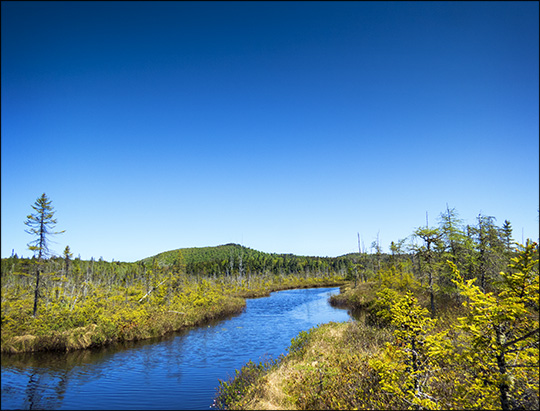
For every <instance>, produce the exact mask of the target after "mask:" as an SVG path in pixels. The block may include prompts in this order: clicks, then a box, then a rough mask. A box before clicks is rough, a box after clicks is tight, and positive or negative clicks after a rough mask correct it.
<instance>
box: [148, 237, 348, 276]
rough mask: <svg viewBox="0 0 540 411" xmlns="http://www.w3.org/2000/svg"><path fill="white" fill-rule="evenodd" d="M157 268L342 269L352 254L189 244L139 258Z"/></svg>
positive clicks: (229, 270)
mask: <svg viewBox="0 0 540 411" xmlns="http://www.w3.org/2000/svg"><path fill="white" fill-rule="evenodd" d="M140 262H141V263H144V264H145V265H146V264H157V265H159V266H160V267H175V266H178V267H180V266H183V267H184V266H185V269H186V272H187V273H188V274H217V275H221V274H231V273H247V272H252V273H254V272H257V273H261V272H272V273H274V274H279V273H297V274H298V273H305V272H342V273H345V272H346V269H347V266H349V265H350V264H351V263H352V259H351V257H345V256H344V257H335V258H331V257H306V256H297V255H294V254H274V253H272V254H270V253H265V252H262V251H257V250H253V249H251V248H249V247H244V246H242V245H239V244H232V243H231V244H224V245H219V246H215V247H192V248H180V249H177V250H171V251H165V252H162V253H159V254H156V255H154V256H151V257H147V258H144V259H142V260H140Z"/></svg>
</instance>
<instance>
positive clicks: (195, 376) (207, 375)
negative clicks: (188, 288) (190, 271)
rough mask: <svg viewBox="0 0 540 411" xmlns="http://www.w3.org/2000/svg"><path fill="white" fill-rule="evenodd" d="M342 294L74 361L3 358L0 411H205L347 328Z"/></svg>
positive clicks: (79, 355)
mask: <svg viewBox="0 0 540 411" xmlns="http://www.w3.org/2000/svg"><path fill="white" fill-rule="evenodd" d="M337 293H339V288H309V289H295V290H285V291H278V292H274V293H272V294H271V295H270V297H263V298H255V299H248V300H247V301H246V303H247V304H246V308H245V310H244V312H242V313H241V314H238V315H235V316H232V317H230V318H228V319H225V320H220V321H216V322H213V323H211V324H208V325H205V326H202V327H198V328H193V329H190V330H186V331H183V332H177V333H174V334H171V335H168V336H166V337H162V338H159V339H154V340H145V341H140V342H131V343H124V344H117V345H114V346H109V347H105V348H100V349H95V350H80V351H76V352H72V353H32V354H24V355H14V356H6V355H3V356H2V375H1V376H2V409H59V410H61V409H78V410H82V409H109V410H110V409H115V410H120V409H127V410H148V409H153V410H157V409H159V410H167V409H174V410H180V409H184V410H208V409H209V408H210V407H211V405H212V402H213V399H214V397H215V394H216V392H217V391H216V389H217V387H218V386H219V379H222V380H227V379H228V378H229V377H232V376H234V374H235V371H234V370H235V369H239V368H241V367H242V365H244V364H245V363H246V362H247V361H249V360H252V361H254V362H258V361H260V360H264V359H268V358H276V357H278V356H279V355H280V354H282V353H284V354H285V353H286V350H287V347H288V346H289V345H290V342H291V339H292V338H293V337H295V336H296V335H297V334H298V333H299V332H300V331H302V330H307V329H309V328H311V327H313V326H315V325H317V324H321V323H327V322H330V321H347V320H349V319H350V315H349V313H348V312H347V311H346V310H343V309H339V308H334V307H332V306H330V304H329V303H328V298H329V297H330V295H332V294H337Z"/></svg>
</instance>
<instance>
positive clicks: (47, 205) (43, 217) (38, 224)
mask: <svg viewBox="0 0 540 411" xmlns="http://www.w3.org/2000/svg"><path fill="white" fill-rule="evenodd" d="M32 208H33V209H34V211H35V213H33V214H29V215H28V216H27V217H26V218H27V220H26V221H25V222H24V224H26V225H27V226H28V227H30V228H29V229H28V230H25V231H26V232H27V233H28V234H31V235H35V236H36V237H37V238H36V239H35V240H33V241H31V242H30V243H28V249H29V250H30V251H33V252H34V255H35V256H36V254H37V269H36V286H35V289H34V312H33V316H34V317H35V316H36V314H37V305H38V298H39V277H40V274H41V270H42V268H41V265H42V263H43V259H44V258H46V257H47V256H48V255H49V236H51V235H55V234H61V233H63V232H64V231H57V232H55V231H53V229H54V227H55V226H56V219H54V218H53V216H54V213H55V210H54V209H53V207H52V205H51V200H49V198H48V197H47V195H46V194H45V193H43V194H42V195H41V197H39V198H38V199H37V200H36V202H35V203H34V205H32Z"/></svg>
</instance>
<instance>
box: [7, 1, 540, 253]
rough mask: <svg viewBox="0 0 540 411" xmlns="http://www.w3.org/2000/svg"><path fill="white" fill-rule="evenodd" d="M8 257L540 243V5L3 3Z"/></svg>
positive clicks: (325, 251) (306, 250) (448, 3)
mask: <svg viewBox="0 0 540 411" xmlns="http://www.w3.org/2000/svg"><path fill="white" fill-rule="evenodd" d="M1 7H2V10H1V11H2V13H1V15H2V16H1V18H2V20H1V23H2V24H1V31H2V32H1V34H2V37H1V46H2V47H1V53H2V60H1V63H2V70H1V81H2V83H1V86H2V87H1V94H2V101H1V103H2V118H1V120H2V122H1V133H2V134H1V148H2V150H1V194H2V196H1V202H2V203H1V212H2V213H1V214H2V217H1V223H2V229H1V230H2V231H1V235H2V238H1V240H2V257H8V256H10V255H11V253H12V250H14V251H15V253H17V254H18V255H19V256H21V255H22V256H25V257H28V256H30V255H31V252H30V251H29V250H28V248H27V244H28V243H29V242H30V241H31V240H33V239H34V238H33V237H32V236H31V235H29V234H27V233H25V231H24V230H25V229H26V228H27V227H26V226H25V225H24V221H25V220H26V216H27V215H28V214H29V213H30V212H32V211H33V210H32V209H31V205H32V204H34V202H35V201H36V199H37V198H38V197H39V196H41V194H42V193H43V192H45V193H46V194H47V195H48V196H49V198H50V199H51V200H52V205H53V206H54V207H55V209H56V218H57V219H58V224H57V226H56V228H57V229H58V230H66V232H65V233H64V234H62V235H58V236H56V237H54V238H53V240H54V241H55V243H52V244H51V248H52V250H53V251H55V252H56V253H57V254H61V253H62V251H63V250H64V248H65V246H66V245H69V246H70V248H71V250H72V252H73V253H74V255H75V256H77V255H80V256H81V258H83V259H90V258H91V257H94V258H96V259H98V258H100V257H103V258H104V259H105V260H108V261H111V260H112V259H114V260H116V261H136V260H138V259H141V258H144V257H148V256H151V255H154V254H157V253H159V252H162V251H167V250H172V249H176V248H181V247H203V246H212V245H219V244H225V243H230V242H234V243H242V244H244V245H245V246H247V247H250V248H254V249H257V250H261V251H265V252H276V253H294V254H299V255H318V256H338V255H343V254H346V253H349V252H354V251H357V249H358V248H357V233H360V235H361V237H362V240H363V241H364V244H365V247H366V248H369V246H370V245H371V242H372V241H374V240H376V238H377V235H379V240H380V244H381V245H382V247H383V250H384V251H388V246H389V244H390V242H391V241H393V240H394V241H395V240H399V239H402V238H405V237H408V236H409V235H411V234H412V232H413V231H414V230H415V229H416V228H418V227H420V226H424V225H425V223H426V212H427V213H428V216H429V224H430V225H435V224H436V223H437V217H438V216H439V214H440V213H441V212H443V211H444V210H445V209H446V206H447V204H448V206H449V207H450V208H455V209H456V210H457V211H458V213H459V215H460V217H461V218H462V219H463V220H464V222H465V223H468V224H475V223H476V217H477V216H478V214H479V213H482V214H483V215H488V216H494V217H495V218H496V219H497V220H496V223H497V224H498V225H499V226H500V225H502V224H503V222H504V220H509V221H510V222H511V224H512V226H513V228H514V238H515V239H516V240H519V241H521V239H522V234H523V236H524V238H532V239H538V225H539V219H538V209H539V202H538V197H539V117H538V112H539V91H538V90H539V55H538V50H539V4H538V2H516V1H511V2H410V3H409V2H373V3H371V2H312V3H310V2H252V3H250V2H238V3H236V2H215V3H214V2H106V1H105V2H63V1H62V2H22V1H16V2H15V1H14V2H10V1H2V3H1Z"/></svg>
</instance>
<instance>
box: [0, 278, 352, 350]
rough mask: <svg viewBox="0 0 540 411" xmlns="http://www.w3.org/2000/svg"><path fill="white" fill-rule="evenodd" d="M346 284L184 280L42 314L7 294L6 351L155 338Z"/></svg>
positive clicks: (95, 296)
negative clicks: (280, 297)
mask: <svg viewBox="0 0 540 411" xmlns="http://www.w3.org/2000/svg"><path fill="white" fill-rule="evenodd" d="M343 283H344V281H343V279H342V278H341V277H337V276H328V277H317V278H309V277H308V278H305V277H296V276H293V275H291V276H285V277H275V278H270V279H268V278H257V277H256V276H253V277H252V278H251V279H250V280H249V281H246V280H242V281H241V282H239V283H235V282H232V281H229V282H227V281H223V279H212V278H208V279H202V280H201V279H189V278H184V279H183V282H182V284H181V286H180V287H178V288H179V289H178V288H177V289H176V290H171V287H167V288H166V287H163V288H156V289H155V291H154V293H153V294H150V295H149V296H148V297H146V298H144V297H145V296H144V295H143V293H142V291H138V292H134V291H132V292H131V293H129V294H128V293H126V292H125V290H123V289H121V290H118V291H116V292H114V291H113V292H111V293H109V294H106V293H105V292H103V290H100V289H97V288H96V289H95V290H94V292H93V293H92V294H90V295H89V297H88V298H86V299H85V300H84V301H80V302H79V303H78V304H77V305H75V304H72V305H71V304H69V301H68V302H66V301H64V300H60V301H58V302H56V301H53V302H51V303H49V304H47V305H46V306H44V307H41V308H40V311H39V316H37V317H36V318H33V317H32V316H30V315H29V313H30V305H31V299H30V298H27V299H21V300H15V299H12V300H9V299H6V302H5V303H4V298H3V303H2V340H1V352H2V353H6V354H17V353H22V352H35V351H73V350H79V349H88V348H95V347H99V346H103V345H109V344H114V343H116V342H123V341H137V340H144V339H148V338H154V337H158V336H162V335H166V334H168V333H171V332H175V331H179V330H183V329H188V328H190V327H194V326H200V325H203V324H206V323H208V322H209V321H212V320H215V319H219V318H225V317H228V316H230V315H233V314H236V313H239V312H242V310H243V309H244V307H245V305H246V301H245V299H246V298H258V297H264V296H268V295H269V294H270V293H271V292H273V291H279V290H287V289H293V288H311V287H327V286H339V285H342V284H343Z"/></svg>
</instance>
